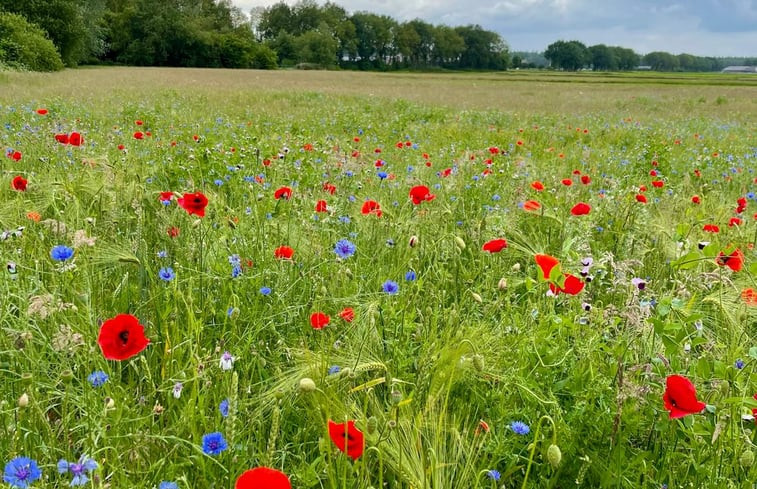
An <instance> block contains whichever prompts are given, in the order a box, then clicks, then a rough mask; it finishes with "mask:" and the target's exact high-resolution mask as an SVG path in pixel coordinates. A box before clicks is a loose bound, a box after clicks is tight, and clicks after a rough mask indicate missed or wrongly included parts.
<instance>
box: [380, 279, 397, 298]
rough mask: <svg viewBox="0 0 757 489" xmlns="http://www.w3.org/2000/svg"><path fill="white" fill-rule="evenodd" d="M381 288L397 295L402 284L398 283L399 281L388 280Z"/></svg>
mask: <svg viewBox="0 0 757 489" xmlns="http://www.w3.org/2000/svg"><path fill="white" fill-rule="evenodd" d="M381 290H383V291H384V292H385V293H387V294H389V295H396V294H398V293H399V291H400V286H399V284H397V282H394V281H392V280H387V281H386V282H384V283H383V284H382V285H381Z"/></svg>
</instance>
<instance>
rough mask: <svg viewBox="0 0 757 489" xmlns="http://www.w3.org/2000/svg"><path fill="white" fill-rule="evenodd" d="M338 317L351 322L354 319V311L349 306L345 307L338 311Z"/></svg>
mask: <svg viewBox="0 0 757 489" xmlns="http://www.w3.org/2000/svg"><path fill="white" fill-rule="evenodd" d="M339 317H340V318H342V319H344V320H345V321H347V322H348V323H351V322H352V321H353V320H354V319H355V311H354V310H353V309H352V308H351V307H345V308H344V309H342V312H340V313H339Z"/></svg>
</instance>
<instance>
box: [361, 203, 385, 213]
mask: <svg viewBox="0 0 757 489" xmlns="http://www.w3.org/2000/svg"><path fill="white" fill-rule="evenodd" d="M360 212H361V213H363V214H365V215H368V214H376V217H381V214H382V212H381V205H380V204H379V203H378V202H376V201H375V200H366V201H365V202H364V203H363V208H362V209H360Z"/></svg>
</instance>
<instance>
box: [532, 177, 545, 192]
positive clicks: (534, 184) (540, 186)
mask: <svg viewBox="0 0 757 489" xmlns="http://www.w3.org/2000/svg"><path fill="white" fill-rule="evenodd" d="M531 188H532V189H534V190H536V191H537V192H541V191H542V190H544V184H543V183H541V182H540V181H538V180H537V181H535V182H531Z"/></svg>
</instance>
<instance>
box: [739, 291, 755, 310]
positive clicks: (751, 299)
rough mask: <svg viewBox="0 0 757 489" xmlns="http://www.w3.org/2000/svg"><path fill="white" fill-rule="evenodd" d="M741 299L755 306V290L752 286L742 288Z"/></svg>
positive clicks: (748, 304)
mask: <svg viewBox="0 0 757 489" xmlns="http://www.w3.org/2000/svg"><path fill="white" fill-rule="evenodd" d="M741 300H743V301H744V304H746V305H747V306H757V291H755V290H754V289H752V288H748V289H744V290H742V291H741Z"/></svg>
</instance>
